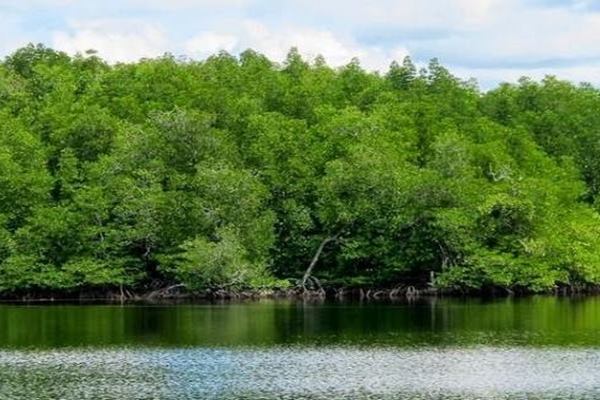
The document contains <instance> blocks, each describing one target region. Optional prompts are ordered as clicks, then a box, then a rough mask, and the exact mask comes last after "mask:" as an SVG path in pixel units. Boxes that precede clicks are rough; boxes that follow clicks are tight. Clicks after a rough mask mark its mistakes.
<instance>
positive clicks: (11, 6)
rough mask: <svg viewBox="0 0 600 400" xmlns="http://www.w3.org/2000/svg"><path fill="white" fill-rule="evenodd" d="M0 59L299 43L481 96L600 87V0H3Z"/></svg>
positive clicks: (304, 48) (276, 53) (272, 48)
mask: <svg viewBox="0 0 600 400" xmlns="http://www.w3.org/2000/svg"><path fill="white" fill-rule="evenodd" d="M0 37H1V38H2V40H0V55H2V56H4V55H7V54H10V52H11V51H13V50H15V49H16V48H18V47H19V46H22V45H25V44H27V43H28V42H42V43H44V44H46V45H48V46H51V47H53V48H56V49H60V50H64V51H66V52H68V53H73V54H74V53H76V52H83V51H85V50H87V49H90V48H93V49H96V50H98V51H99V53H100V55H102V56H103V57H104V58H106V59H107V60H109V61H111V62H117V61H133V60H136V59H139V58H141V57H155V56H159V55H161V54H163V53H165V52H170V53H173V54H175V55H186V56H189V57H192V58H197V59H202V58H205V57H206V56H207V55H209V54H212V53H214V52H217V51H219V50H226V51H229V52H231V53H234V54H237V53H239V52H241V51H243V50H244V49H246V48H254V49H256V50H258V51H260V52H262V53H264V54H266V55H267V56H269V57H271V58H272V59H274V60H281V59H282V58H283V57H284V56H285V54H286V53H287V51H288V50H289V48H290V47H292V46H297V47H298V48H299V50H300V51H301V53H303V54H304V55H306V56H307V57H309V58H310V57H314V56H315V55H317V54H322V55H323V56H324V57H325V58H326V59H327V60H328V62H329V63H330V64H331V65H336V66H337V65H343V64H345V63H347V62H348V61H349V60H350V59H351V58H352V57H358V58H359V59H360V60H361V63H362V65H363V66H364V67H365V68H368V69H375V70H385V69H386V68H387V66H388V65H389V63H390V62H391V61H392V60H394V59H398V60H401V59H402V58H403V57H404V56H405V55H410V56H411V57H412V58H413V59H414V60H415V61H416V62H417V63H418V64H424V63H426V62H427V60H428V59H430V58H432V57H438V58H439V59H440V60H441V62H442V63H443V64H444V65H446V66H448V67H449V68H450V69H451V71H452V72H453V73H455V74H456V75H458V76H461V77H463V78H469V77H474V78H476V79H477V80H478V81H479V82H480V84H481V86H482V87H483V88H488V87H492V86H494V85H495V84H497V83H498V82H501V81H515V80H516V79H518V78H519V77H520V76H522V75H527V76H531V77H534V78H541V77H543V76H544V75H546V74H553V75H557V76H559V77H561V78H564V79H569V80H573V81H586V82H591V83H594V84H597V85H600V0H587V1H586V0H521V1H517V0H396V1H392V0H368V1H364V0H280V1H276V0H268V1H267V0H102V1H95V0H94V1H89V0H88V1H81V0H10V1H9V0H0Z"/></svg>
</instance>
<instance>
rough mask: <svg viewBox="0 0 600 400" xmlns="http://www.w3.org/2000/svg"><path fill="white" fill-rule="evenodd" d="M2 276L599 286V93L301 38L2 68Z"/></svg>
mask: <svg viewBox="0 0 600 400" xmlns="http://www.w3.org/2000/svg"><path fill="white" fill-rule="evenodd" d="M0 122H1V123H0V291H2V292H5V293H6V292H18V291H36V290H41V291H43V290H63V291H74V290H89V289H111V288H113V289H114V288H117V287H125V288H129V289H134V290H137V289H140V290H142V289H150V288H155V287H160V286H163V285H168V284H176V283H179V282H182V283H184V284H185V285H187V286H188V287H189V288H192V289H198V288H206V287H221V288H224V287H254V288H258V287H269V286H283V285H286V284H288V282H290V283H292V284H293V280H294V279H299V278H300V277H301V276H302V274H303V272H304V270H305V269H306V268H307V266H308V265H309V263H310V261H311V259H312V258H313V256H314V254H315V252H316V251H317V249H318V248H319V246H320V244H321V243H323V241H324V240H327V239H330V240H329V241H327V242H326V245H324V246H323V252H322V254H321V257H320V259H319V260H318V264H317V265H316V267H315V270H314V274H315V275H317V276H318V277H319V278H320V279H321V280H324V281H328V282H330V283H332V284H338V285H382V286H383V285H388V286H393V285H396V284H398V283H400V282H416V283H422V284H424V283H426V282H427V281H428V279H430V276H431V275H430V274H431V271H434V272H435V277H436V278H435V284H436V285H437V286H439V287H447V288H482V287H504V288H508V289H526V290H533V291H538V290H547V289H550V288H553V287H555V286H557V285H582V284H587V285H596V284H599V283H600V215H599V214H598V209H599V208H600V91H598V90H596V89H595V88H593V87H591V86H589V85H579V86H575V85H573V84H570V83H567V82H563V81H559V80H557V79H555V78H553V77H548V78H546V79H544V80H543V81H542V82H534V81H531V80H529V79H522V80H521V81H519V83H518V84H503V85H500V87H498V88H497V89H495V90H491V91H489V92H485V93H484V92H482V91H480V90H479V89H478V88H477V86H476V84H475V83H473V82H471V81H469V82H463V81H461V80H459V79H457V78H455V77H454V76H452V75H451V74H450V73H449V72H448V71H447V70H446V69H445V68H444V67H442V66H441V65H440V64H439V63H438V62H437V61H435V60H433V61H432V62H431V63H430V65H429V66H428V68H427V69H423V70H421V71H416V68H415V67H414V65H413V64H412V63H411V61H410V60H409V59H406V60H404V62H403V63H402V64H396V63H394V64H392V65H391V67H390V69H389V71H388V72H387V73H386V74H384V75H380V74H377V73H371V72H366V71H365V70H363V69H362V68H361V67H360V65H359V63H358V61H353V62H351V63H350V64H348V65H347V66H345V67H343V68H340V69H332V68H330V67H328V66H327V65H326V64H325V63H324V61H323V60H322V59H321V58H317V59H316V60H315V61H314V62H312V63H307V62H306V61H304V60H302V59H301V57H300V56H299V55H298V53H297V52H296V51H294V50H292V51H291V52H290V53H289V56H288V58H287V60H286V62H285V63H284V64H283V65H278V64H276V63H273V62H271V61H270V60H268V59H267V58H265V57H264V56H262V55H260V54H257V53H255V52H253V51H246V52H244V53H242V54H241V55H240V56H239V57H233V56H231V55H228V54H225V53H222V54H218V55H215V56H213V57H211V58H209V59H207V60H206V61H201V62H198V61H190V60H178V59H175V58H173V57H171V56H165V57H162V58H159V59H152V60H142V61H140V62H138V63H135V64H118V65H114V66H111V65H108V64H106V63H105V62H103V61H102V60H101V59H99V58H98V57H96V56H95V55H94V54H93V53H89V54H86V55H84V56H76V57H69V56H67V55H66V54H63V53H61V52H56V51H53V50H51V49H48V48H45V47H43V46H28V47H25V48H22V49H20V50H18V51H17V52H15V53H14V54H12V55H11V56H9V57H7V58H6V59H5V61H4V62H2V63H0Z"/></svg>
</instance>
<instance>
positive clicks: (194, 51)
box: [185, 32, 239, 57]
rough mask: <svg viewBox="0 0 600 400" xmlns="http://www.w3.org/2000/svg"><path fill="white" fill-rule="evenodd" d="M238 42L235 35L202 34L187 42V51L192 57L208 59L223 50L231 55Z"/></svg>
mask: <svg viewBox="0 0 600 400" xmlns="http://www.w3.org/2000/svg"><path fill="white" fill-rule="evenodd" d="M238 42H239V40H238V38H237V37H236V36H235V35H230V34H219V33H215V32H202V33H200V34H198V35H196V36H194V37H192V38H191V39H189V40H188V41H186V43H185V51H186V55H187V56H190V57H207V56H210V55H212V54H215V53H218V52H219V51H221V50H225V51H227V52H229V53H231V52H233V51H234V50H235V48H236V45H237V44H238Z"/></svg>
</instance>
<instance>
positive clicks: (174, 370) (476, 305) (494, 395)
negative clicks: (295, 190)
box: [0, 297, 600, 400]
mask: <svg viewBox="0 0 600 400" xmlns="http://www.w3.org/2000/svg"><path fill="white" fill-rule="evenodd" d="M597 398H600V298H598V297H588V298H581V299H565V298H554V297H534V298H528V299H512V300H511V299H501V300H493V301H483V300H456V299H454V300H445V299H444V300H440V299H438V300H423V301H419V302H415V303H411V304H381V303H365V304H310V303H309V304H303V303H302V302H289V301H285V302H281V301H280V302H275V301H264V302H259V303H248V304H230V305H176V306H119V305H116V306H115V305H86V306H81V305H49V306H24V305H0V399H17V400H18V399H65V400H67V399H69V400H70V399H313V400H316V399H319V400H320V399H382V400H388V399H390V400H391V399H457V400H458V399H461V400H463V399H467V400H472V399H473V400H474V399H597Z"/></svg>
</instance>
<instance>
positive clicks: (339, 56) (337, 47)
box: [185, 20, 408, 69]
mask: <svg viewBox="0 0 600 400" xmlns="http://www.w3.org/2000/svg"><path fill="white" fill-rule="evenodd" d="M292 47H297V48H298V50H299V51H300V53H301V54H302V55H303V56H304V57H305V58H307V59H314V58H315V57H316V56H318V55H322V56H323V57H325V59H326V60H327V62H328V63H329V64H331V65H334V66H340V65H344V64H346V63H348V62H349V61H350V60H351V59H352V58H353V57H358V58H359V59H360V60H361V63H362V65H364V66H365V67H366V68H369V69H386V68H387V67H388V66H389V64H390V63H391V62H392V61H393V60H394V59H396V60H401V59H402V58H404V56H406V55H407V54H408V51H407V50H406V48H403V47H401V46H397V47H394V48H392V49H384V48H382V47H370V46H361V45H360V44H358V43H356V42H355V41H353V40H352V39H350V38H346V37H341V36H338V35H335V34H334V33H333V32H331V31H327V30H320V29H314V28H310V27H303V26H287V27H285V28H283V29H273V28H269V27H267V26H266V25H264V24H262V23H260V22H258V21H255V20H246V21H244V22H243V23H241V24H239V29H238V30H237V32H203V33H201V34H199V35H198V36H195V37H194V38H192V39H191V40H189V41H188V42H187V43H186V46H185V48H186V50H187V51H188V52H189V53H191V54H189V55H192V56H207V55H209V54H212V53H215V52H216V51H218V50H226V51H228V52H233V53H235V52H241V51H243V50H245V49H246V48H252V49H254V50H256V51H258V52H261V53H263V54H264V55H266V56H267V57H269V58H270V59H272V60H274V61H279V62H281V61H283V60H285V57H286V55H287V53H288V52H289V50H290V49H291V48H292Z"/></svg>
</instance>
